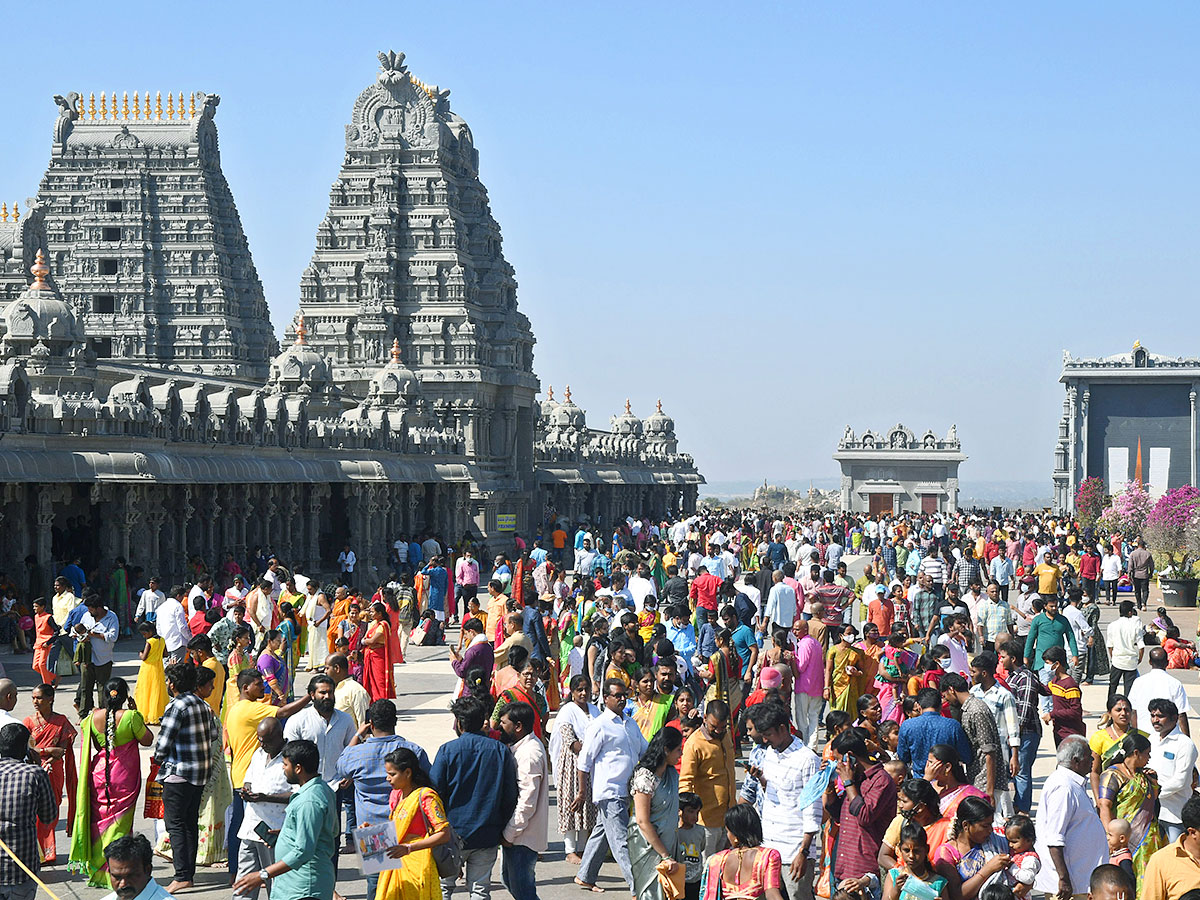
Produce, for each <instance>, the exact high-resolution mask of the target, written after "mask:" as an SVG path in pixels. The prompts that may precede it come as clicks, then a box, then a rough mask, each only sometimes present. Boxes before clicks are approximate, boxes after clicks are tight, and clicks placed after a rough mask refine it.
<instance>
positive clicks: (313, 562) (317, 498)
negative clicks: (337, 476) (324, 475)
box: [304, 485, 321, 572]
mask: <svg viewBox="0 0 1200 900" xmlns="http://www.w3.org/2000/svg"><path fill="white" fill-rule="evenodd" d="M318 487H319V486H318V485H312V486H311V487H310V488H309V491H308V502H307V503H306V505H305V508H304V515H305V518H306V519H307V521H308V528H307V529H306V531H307V534H306V537H307V538H308V546H307V547H306V548H305V553H306V555H307V557H308V567H309V569H311V570H312V571H314V572H315V571H317V570H318V569H320V567H321V524H320V522H321V494H320V492H319V490H318Z"/></svg>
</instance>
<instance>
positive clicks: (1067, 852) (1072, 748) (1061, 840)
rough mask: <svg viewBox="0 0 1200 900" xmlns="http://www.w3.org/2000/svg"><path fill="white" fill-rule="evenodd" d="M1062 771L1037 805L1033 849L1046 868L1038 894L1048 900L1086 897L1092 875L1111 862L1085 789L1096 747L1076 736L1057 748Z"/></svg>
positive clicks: (1051, 780) (1101, 827)
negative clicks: (1043, 894)
mask: <svg viewBox="0 0 1200 900" xmlns="http://www.w3.org/2000/svg"><path fill="white" fill-rule="evenodd" d="M1057 756H1058V768H1057V769H1055V770H1054V771H1053V772H1051V773H1050V775H1049V776H1048V777H1047V778H1046V783H1045V784H1044V785H1043V786H1042V798H1041V800H1040V801H1039V802H1038V805H1037V819H1036V821H1035V823H1034V824H1035V831H1036V833H1037V841H1036V843H1035V844H1034V849H1035V850H1036V851H1037V855H1038V857H1039V858H1040V859H1041V862H1042V868H1041V870H1040V871H1039V872H1038V873H1037V879H1036V880H1035V881H1034V890H1036V891H1038V892H1042V893H1045V894H1046V895H1047V896H1049V897H1054V896H1058V897H1082V896H1086V895H1087V886H1088V882H1089V880H1090V879H1091V877H1092V872H1093V871H1094V870H1095V868H1096V867H1097V866H1099V865H1103V864H1104V863H1106V862H1108V838H1107V837H1106V836H1105V834H1104V825H1103V824H1101V822H1100V816H1099V815H1097V813H1096V804H1095V803H1094V802H1093V801H1092V798H1091V796H1090V795H1089V794H1088V790H1087V787H1086V784H1087V776H1088V774H1089V773H1090V772H1091V770H1092V748H1091V747H1089V746H1088V742H1087V740H1086V739H1085V738H1084V737H1083V736H1082V735H1078V734H1072V735H1069V736H1067V737H1066V738H1064V739H1063V742H1062V743H1061V744H1059V745H1058V754H1057Z"/></svg>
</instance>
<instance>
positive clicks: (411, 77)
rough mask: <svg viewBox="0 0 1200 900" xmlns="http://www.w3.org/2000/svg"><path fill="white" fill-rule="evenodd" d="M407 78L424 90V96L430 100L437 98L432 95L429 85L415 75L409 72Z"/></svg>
mask: <svg viewBox="0 0 1200 900" xmlns="http://www.w3.org/2000/svg"><path fill="white" fill-rule="evenodd" d="M408 80H409V81H411V82H412V83H413V84H415V85H416V86H417V87H419V88H420V89H421V90H423V91H424V92H425V96H426V97H428V98H429V99H430V100H436V99H437V98H436V97H434V95H433V89H432V88H431V87H430V86H429V85H427V84H426V83H425V82H423V81H422V80H421V79H420V78H417V77H416V76H415V75H412V74H410V75H409V76H408Z"/></svg>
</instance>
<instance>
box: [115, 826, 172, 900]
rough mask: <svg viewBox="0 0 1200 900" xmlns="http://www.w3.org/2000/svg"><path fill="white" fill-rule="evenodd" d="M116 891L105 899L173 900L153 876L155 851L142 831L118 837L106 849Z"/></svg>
mask: <svg viewBox="0 0 1200 900" xmlns="http://www.w3.org/2000/svg"><path fill="white" fill-rule="evenodd" d="M104 858H105V859H106V860H107V861H108V880H109V881H110V882H111V883H112V886H113V892H112V893H111V894H108V895H106V896H105V897H103V898H102V900H171V895H170V894H168V893H167V891H166V888H164V887H163V886H162V885H160V884H159V883H158V882H157V881H155V880H154V879H153V878H151V877H150V870H151V868H152V867H153V865H154V852H153V850H151V849H150V842H149V841H148V840H146V838H145V837H144V836H142V835H140V834H127V835H125V836H124V837H119V838H117V839H116V840H115V841H113V842H112V843H110V844H108V845H107V846H106V847H105V848H104Z"/></svg>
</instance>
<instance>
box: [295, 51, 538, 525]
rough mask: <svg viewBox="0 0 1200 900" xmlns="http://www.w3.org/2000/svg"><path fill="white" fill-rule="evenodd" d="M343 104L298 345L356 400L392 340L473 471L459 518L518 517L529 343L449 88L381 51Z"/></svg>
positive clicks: (529, 440) (530, 411)
mask: <svg viewBox="0 0 1200 900" xmlns="http://www.w3.org/2000/svg"><path fill="white" fill-rule="evenodd" d="M379 61H380V70H379V73H378V75H377V76H376V80H375V83H374V84H372V85H371V86H370V87H368V88H367V89H366V90H364V91H363V92H362V93H361V94H360V95H359V97H358V99H357V100H356V101H355V103H354V110H353V113H352V115H351V120H350V124H349V125H347V126H346V153H345V157H344V161H343V164H342V168H341V171H340V172H339V173H338V176H337V179H336V180H335V181H334V183H333V186H332V188H331V189H330V192H329V210H328V212H327V213H326V215H325V218H324V219H323V220H322V221H321V223H320V224H319V225H318V227H317V245H316V251H315V253H314V254H313V257H312V261H311V263H310V264H309V266H308V268H307V269H305V271H304V274H303V276H302V277H301V280H300V309H301V312H302V313H303V315H304V320H305V322H306V323H307V326H308V331H309V333H308V341H309V343H310V344H311V345H312V347H313V348H314V349H315V350H317V351H318V352H319V353H321V354H322V355H324V356H325V357H326V358H327V359H328V360H329V361H330V364H331V365H332V367H333V374H334V379H335V381H336V382H337V383H338V385H339V386H340V387H341V389H342V390H343V391H345V392H347V393H348V394H350V395H352V396H367V395H368V393H369V391H370V385H371V378H372V376H373V375H374V374H375V373H376V372H377V371H378V370H379V369H381V368H382V367H383V366H384V365H386V364H387V363H388V362H389V359H390V352H389V351H390V348H391V346H392V343H393V340H399V342H400V346H401V348H402V355H403V361H404V363H405V365H406V366H408V367H409V368H410V369H411V370H412V371H413V372H414V373H415V374H416V376H417V378H418V379H419V381H420V383H421V386H422V393H423V396H424V398H425V402H426V403H427V404H428V405H429V407H430V409H431V410H432V412H433V413H434V414H435V416H436V417H437V419H438V420H439V421H440V423H441V424H442V425H443V426H444V427H446V428H448V429H450V430H453V431H456V432H459V433H461V434H462V435H463V440H464V443H465V446H466V454H467V456H468V457H470V458H471V459H472V461H473V462H474V463H475V465H476V467H477V472H478V478H479V480H478V482H477V485H476V491H475V492H474V497H473V505H474V508H473V510H472V513H473V515H474V516H476V517H477V520H478V521H480V526H481V527H482V528H483V529H485V530H489V529H490V527H491V524H490V523H491V519H492V518H493V517H494V514H495V513H496V512H499V511H503V512H508V513H513V512H519V513H521V514H520V515H519V519H520V520H521V521H524V518H525V517H524V515H523V513H524V511H525V506H526V503H527V500H526V499H525V498H527V497H528V496H529V494H530V491H531V489H532V487H533V482H532V480H531V478H530V473H531V471H532V464H533V449H532V448H533V437H534V425H535V418H536V414H537V411H536V406H535V402H534V398H535V395H536V393H537V390H538V381H537V377H536V376H535V375H534V374H533V343H534V338H533V333H532V331H531V328H530V324H529V320H528V319H527V318H526V317H525V316H524V315H522V314H521V313H520V312H519V311H518V310H517V299H516V289H517V284H516V279H515V278H514V274H513V268H512V266H511V265H509V263H508V262H507V261H506V260H505V258H504V255H503V252H502V250H501V238H500V226H499V225H498V224H497V223H496V220H495V219H494V218H493V217H492V213H491V209H490V207H489V204H488V198H487V191H486V190H485V188H484V186H483V184H482V182H481V181H480V180H479V154H478V151H476V149H475V145H474V141H473V139H472V136H471V130H470V128H468V127H467V123H466V122H464V121H463V120H462V118H460V117H459V116H457V115H455V114H454V113H453V112H451V110H450V104H449V100H448V97H449V93H450V92H449V91H443V90H439V89H438V88H437V87H432V86H428V85H426V84H424V83H422V82H421V81H420V80H418V79H417V78H416V77H414V76H413V75H412V73H410V72H409V71H408V67H407V66H405V64H404V54H403V53H394V52H391V53H380V54H379Z"/></svg>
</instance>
